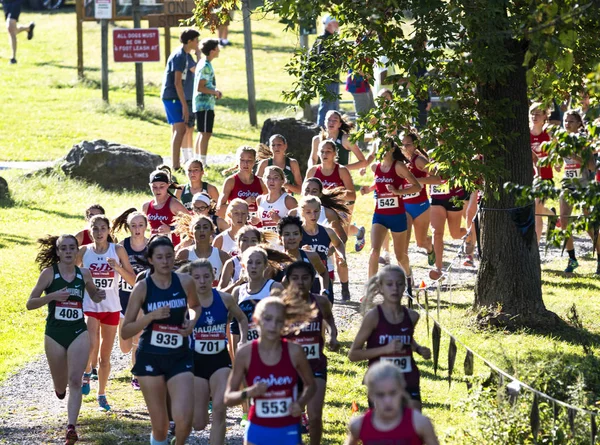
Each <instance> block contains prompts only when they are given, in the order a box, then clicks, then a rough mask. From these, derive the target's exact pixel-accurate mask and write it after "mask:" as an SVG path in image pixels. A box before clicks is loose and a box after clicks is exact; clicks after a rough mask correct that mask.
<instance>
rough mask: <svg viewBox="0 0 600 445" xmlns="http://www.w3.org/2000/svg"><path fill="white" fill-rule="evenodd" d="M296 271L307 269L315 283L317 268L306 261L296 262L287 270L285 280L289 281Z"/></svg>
mask: <svg viewBox="0 0 600 445" xmlns="http://www.w3.org/2000/svg"><path fill="white" fill-rule="evenodd" d="M296 269H305V270H306V271H307V272H308V273H309V274H310V276H311V277H312V280H313V281H314V280H315V277H316V276H317V271H316V270H315V268H314V267H313V265H312V264H310V263H307V262H305V261H294V262H293V263H292V264H290V265H289V266H288V267H287V269H286V270H285V278H286V279H287V280H289V279H290V275H291V274H292V272H294V271H295V270H296Z"/></svg>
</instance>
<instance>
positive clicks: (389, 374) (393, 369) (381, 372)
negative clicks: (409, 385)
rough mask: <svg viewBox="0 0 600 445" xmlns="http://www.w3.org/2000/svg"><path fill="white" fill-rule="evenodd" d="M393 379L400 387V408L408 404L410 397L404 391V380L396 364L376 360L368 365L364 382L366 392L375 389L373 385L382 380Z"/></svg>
mask: <svg viewBox="0 0 600 445" xmlns="http://www.w3.org/2000/svg"><path fill="white" fill-rule="evenodd" d="M387 379H393V380H395V381H396V383H397V384H398V386H399V387H400V388H401V389H402V390H401V392H402V402H401V405H400V409H401V410H402V409H403V408H404V407H405V406H407V405H409V403H410V399H409V397H408V394H407V392H406V380H404V375H402V371H400V368H399V367H398V366H396V365H393V364H391V363H389V362H377V363H374V364H373V365H371V366H370V367H369V369H368V370H367V374H366V375H365V384H366V385H367V393H371V392H372V391H374V389H375V385H376V384H377V383H378V382H381V381H383V380H387Z"/></svg>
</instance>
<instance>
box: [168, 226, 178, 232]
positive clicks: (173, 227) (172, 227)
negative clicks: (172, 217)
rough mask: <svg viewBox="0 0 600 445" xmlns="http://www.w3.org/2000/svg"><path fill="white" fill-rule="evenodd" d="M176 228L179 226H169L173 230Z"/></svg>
mask: <svg viewBox="0 0 600 445" xmlns="http://www.w3.org/2000/svg"><path fill="white" fill-rule="evenodd" d="M176 228H177V226H169V229H171V232H173V231H175V229H176Z"/></svg>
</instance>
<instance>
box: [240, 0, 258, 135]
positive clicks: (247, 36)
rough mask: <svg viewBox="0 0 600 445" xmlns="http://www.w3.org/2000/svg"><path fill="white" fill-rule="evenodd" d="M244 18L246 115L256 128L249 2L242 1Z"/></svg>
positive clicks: (246, 0)
mask: <svg viewBox="0 0 600 445" xmlns="http://www.w3.org/2000/svg"><path fill="white" fill-rule="evenodd" d="M242 15H243V17H244V52H245V53H246V82H247V84H248V114H249V116H250V125H252V126H253V127H256V125H257V120H256V90H255V88H254V58H253V57H252V27H251V22H250V0H242Z"/></svg>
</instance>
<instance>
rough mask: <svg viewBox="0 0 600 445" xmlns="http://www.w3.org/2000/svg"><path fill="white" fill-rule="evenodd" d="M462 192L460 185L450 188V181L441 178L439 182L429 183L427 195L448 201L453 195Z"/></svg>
mask: <svg viewBox="0 0 600 445" xmlns="http://www.w3.org/2000/svg"><path fill="white" fill-rule="evenodd" d="M463 192H464V190H463V188H462V187H453V188H450V183H449V182H448V180H447V179H442V183H441V184H429V196H430V197H431V199H440V200H443V201H448V200H450V199H452V198H454V197H455V196H459V195H462V193H463Z"/></svg>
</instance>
